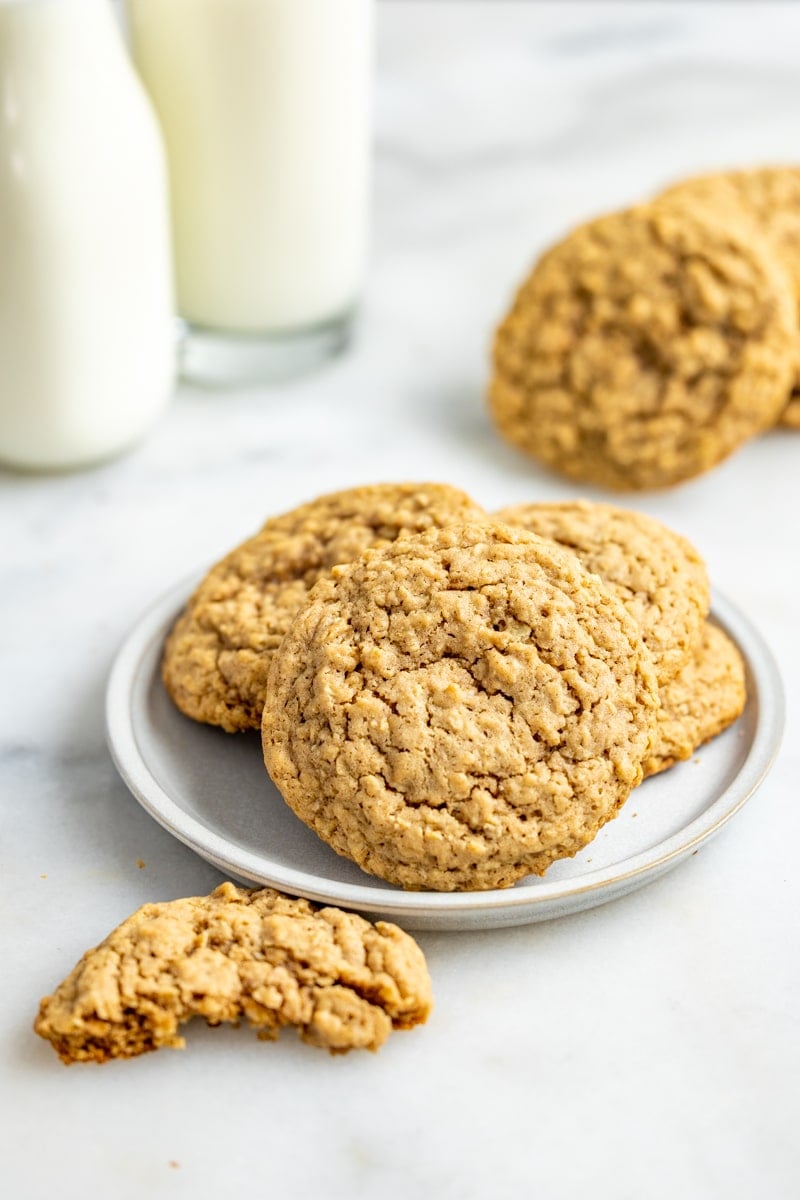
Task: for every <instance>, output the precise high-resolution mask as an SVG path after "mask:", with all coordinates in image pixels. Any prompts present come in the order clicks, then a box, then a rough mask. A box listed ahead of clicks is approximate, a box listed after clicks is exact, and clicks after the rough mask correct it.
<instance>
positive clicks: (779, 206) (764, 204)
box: [661, 167, 800, 302]
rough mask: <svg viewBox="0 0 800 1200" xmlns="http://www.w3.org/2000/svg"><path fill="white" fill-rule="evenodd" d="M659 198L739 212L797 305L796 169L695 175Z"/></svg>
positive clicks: (799, 177) (799, 175)
mask: <svg viewBox="0 0 800 1200" xmlns="http://www.w3.org/2000/svg"><path fill="white" fill-rule="evenodd" d="M661 198H662V199H663V198H667V199H674V198H678V199H680V200H686V201H688V202H690V203H695V202H699V203H701V204H704V205H707V206H711V207H712V208H715V209H719V208H721V207H727V208H736V207H738V208H739V209H741V210H742V211H743V212H745V213H746V214H747V215H748V216H749V217H750V218H751V220H753V221H755V222H756V224H757V225H758V227H759V229H760V230H761V232H762V233H763V234H764V236H765V237H766V238H767V240H768V241H769V242H770V243H771V245H772V247H773V249H774V251H775V253H776V255H777V257H778V259H779V261H780V262H781V265H782V266H783V267H784V269H785V270H786V272H787V274H788V276H789V278H790V280H791V283H792V286H793V288H794V292H795V296H796V297H797V299H798V302H800V168H798V167H755V168H752V169H750V170H744V171H718V172H716V173H714V174H709V175H697V176H694V177H693V178H691V179H683V180H681V181H680V182H679V183H674V184H672V185H671V186H670V187H668V188H667V189H666V190H665V191H664V192H662V193H661Z"/></svg>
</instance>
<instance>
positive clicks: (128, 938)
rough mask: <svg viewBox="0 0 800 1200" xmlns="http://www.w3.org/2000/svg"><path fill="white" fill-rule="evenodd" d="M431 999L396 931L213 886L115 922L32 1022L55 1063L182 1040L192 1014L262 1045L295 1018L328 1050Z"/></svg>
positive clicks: (415, 955)
mask: <svg viewBox="0 0 800 1200" xmlns="http://www.w3.org/2000/svg"><path fill="white" fill-rule="evenodd" d="M430 1008H431V985H430V978H429V976H428V969H427V967H426V965H425V959H424V958H423V955H422V951H421V950H420V948H419V946H418V945H417V944H416V942H415V941H414V940H413V938H411V937H410V936H409V935H408V934H407V933H404V932H403V931H402V930H401V929H398V928H397V926H395V925H389V924H387V923H386V922H384V921H378V922H377V923H376V924H375V925H371V924H370V923H369V922H368V921H365V920H363V919H362V918H361V917H358V916H356V915H355V913H345V912H341V911H340V910H339V909H337V908H319V907H317V906H316V905H313V904H310V903H309V902H308V901H307V900H292V899H289V898H288V897H287V896H282V895H281V894H280V893H279V892H275V891H272V890H271V889H270V888H263V889H261V890H259V891H249V890H247V889H245V888H237V887H234V885H233V884H232V883H223V884H221V885H220V887H218V888H217V889H216V890H215V891H213V892H212V893H211V895H210V896H195V897H193V898H191V899H187V900H172V901H169V902H167V903H163V904H146V905H145V906H144V907H143V908H140V909H139V910H138V912H135V913H134V914H133V916H131V917H128V919H127V921H123V923H122V924H121V925H120V926H118V928H117V929H115V930H114V932H113V933H111V934H109V936H108V937H107V938H106V940H105V941H104V942H101V943H100V945H99V946H95V948H94V949H93V950H89V951H87V953H86V954H84V956H83V958H82V959H81V961H80V962H79V963H78V964H77V966H76V967H75V968H74V970H73V971H72V973H71V974H70V975H68V976H67V978H66V979H65V980H64V982H63V983H62V984H61V985H60V986H59V987H58V989H57V990H56V992H55V993H54V994H53V995H52V996H46V997H45V999H44V1000H42V1003H41V1006H40V1008H39V1015H38V1017H37V1018H36V1021H35V1024H34V1029H35V1030H36V1032H37V1033H38V1034H39V1035H40V1036H41V1037H43V1038H46V1039H47V1040H48V1041H50V1042H52V1044H53V1048H54V1049H55V1050H56V1051H57V1053H58V1055H59V1056H60V1058H61V1059H62V1060H63V1061H64V1062H65V1063H68V1064H69V1063H73V1062H106V1061H108V1059H110V1058H133V1057H135V1056H136V1055H137V1054H144V1053H145V1052H146V1051H148V1050H158V1049H159V1047H161V1046H172V1047H182V1046H183V1045H184V1039H183V1038H182V1037H181V1036H180V1035H179V1032H178V1029H179V1026H181V1025H182V1024H184V1023H185V1022H186V1021H189V1020H191V1018H192V1017H204V1018H205V1019H206V1021H207V1022H208V1023H209V1025H220V1024H221V1023H222V1022H224V1021H234V1022H237V1021H239V1020H240V1018H245V1019H246V1020H247V1021H248V1022H249V1023H250V1025H252V1026H253V1027H254V1028H255V1029H256V1030H257V1031H258V1036H259V1037H260V1038H262V1039H265V1040H268V1041H272V1040H274V1039H275V1038H276V1037H277V1036H278V1034H279V1033H280V1030H281V1028H282V1027H283V1026H285V1025H294V1026H296V1027H297V1029H298V1031H299V1033H300V1037H301V1038H302V1039H303V1041H305V1042H310V1043H312V1044H313V1045H315V1046H321V1047H323V1048H325V1049H327V1050H330V1051H331V1052H332V1053H337V1054H338V1053H343V1052H344V1051H346V1050H353V1049H357V1048H363V1049H367V1050H377V1049H378V1047H379V1046H380V1045H381V1044H382V1043H383V1042H384V1041H385V1040H386V1038H387V1036H388V1034H389V1032H390V1031H391V1029H392V1028H393V1027H394V1028H395V1029H410V1028H411V1027H412V1026H414V1025H418V1024H420V1023H422V1022H424V1021H425V1020H426V1018H427V1016H428V1013H429V1012H430Z"/></svg>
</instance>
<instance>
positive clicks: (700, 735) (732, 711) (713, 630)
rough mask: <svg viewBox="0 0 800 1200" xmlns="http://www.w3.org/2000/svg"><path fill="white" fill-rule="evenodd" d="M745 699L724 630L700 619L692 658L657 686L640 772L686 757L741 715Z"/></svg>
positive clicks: (737, 660) (738, 662)
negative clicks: (651, 731) (653, 720)
mask: <svg viewBox="0 0 800 1200" xmlns="http://www.w3.org/2000/svg"><path fill="white" fill-rule="evenodd" d="M746 698H747V697H746V693H745V677H744V662H743V661H742V656H741V654H740V653H739V651H738V650H737V648H736V646H735V645H734V644H733V642H732V641H731V639H730V638H729V637H728V636H727V634H725V633H723V632H722V630H721V629H719V628H718V627H717V626H716V625H712V624H711V622H710V621H706V623H705V625H704V627H703V634H702V637H701V639H700V641H699V643H698V645H697V648H696V650H695V653H694V656H693V657H692V658H691V659H690V661H689V662H688V663H687V664H686V666H685V667H684V668H683V670H682V671H681V672H680V673H679V674H678V675H676V676H675V678H674V679H672V680H670V682H669V683H667V684H665V686H664V687H663V688H662V689H661V707H660V709H659V711H658V717H657V721H656V729H655V733H654V736H653V744H652V746H651V748H650V752H649V754H648V755H647V757H646V758H645V762H644V773H645V776H648V775H656V774H658V772H659V771H666V769H667V767H671V766H673V764H674V763H676V762H681V761H683V760H684V759H687V758H690V757H691V755H692V754H693V753H694V752H695V750H696V749H697V748H698V746H702V745H703V743H704V742H708V741H710V740H711V738H714V737H716V736H717V734H718V733H722V731H723V730H724V729H727V728H728V726H729V725H732V724H733V722H734V721H735V720H736V719H737V717H739V716H741V714H742V711H743V709H744V705H745V700H746Z"/></svg>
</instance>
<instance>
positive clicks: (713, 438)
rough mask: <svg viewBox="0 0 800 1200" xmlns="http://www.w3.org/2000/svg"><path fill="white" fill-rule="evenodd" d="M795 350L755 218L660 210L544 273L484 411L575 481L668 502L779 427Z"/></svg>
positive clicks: (588, 234) (508, 336)
mask: <svg viewBox="0 0 800 1200" xmlns="http://www.w3.org/2000/svg"><path fill="white" fill-rule="evenodd" d="M796 344H797V322H796V309H795V300H794V293H793V289H792V285H791V282H790V279H789V276H788V275H787V274H786V272H785V271H784V270H783V269H782V267H781V265H780V264H779V262H778V260H777V258H776V256H775V254H774V251H773V249H772V247H771V244H770V243H769V242H768V241H767V240H766V239H765V238H764V237H763V235H762V234H761V232H760V230H759V229H758V227H757V226H756V225H755V224H754V223H753V222H751V221H749V220H748V219H747V216H746V214H744V213H743V212H739V211H736V210H731V211H728V210H727V209H722V208H720V209H712V208H710V207H706V206H704V205H703V204H701V203H699V202H698V203H690V202H688V201H686V202H682V201H681V200H679V199H667V200H660V201H656V202H654V203H652V204H647V205H641V206H639V207H638V208H633V209H628V210H627V211H625V212H620V213H614V214H612V215H610V216H606V217H601V218H600V219H598V220H595V221H592V222H590V223H589V224H587V225H584V226H583V227H581V228H580V229H577V230H575V231H574V232H573V233H571V234H570V235H569V236H568V237H567V238H565V239H564V241H562V242H561V243H560V244H559V245H557V246H555V247H554V248H553V249H551V250H550V251H549V252H547V253H546V254H545V255H544V256H543V257H542V259H541V260H540V261H539V263H538V264H537V265H536V267H535V268H534V270H533V271H532V272H531V274H530V275H529V277H528V279H527V280H526V281H525V282H524V283H523V285H522V287H521V288H520V289H519V292H518V293H517V296H516V299H515V300H514V303H513V306H512V308H511V311H510V312H509V314H508V315H507V316H506V318H505V320H504V321H503V322H502V323H501V325H500V327H499V329H498V331H497V335H496V338H495V345H494V375H493V379H492V383H491V388H490V396H489V405H490V409H491V413H492V416H493V418H494V421H495V423H496V425H497V427H498V429H499V430H500V432H501V433H502V434H503V435H504V436H505V437H506V438H507V439H508V440H509V441H510V442H512V443H513V444H514V445H516V446H518V447H519V448H521V449H522V450H524V451H526V452H527V453H528V454H530V455H532V456H533V457H534V458H538V459H540V460H542V461H543V462H544V463H546V464H548V465H549V466H551V467H553V468H555V469H556V470H558V471H561V472H563V473H564V474H565V475H568V476H570V477H571V478H573V479H579V480H585V481H591V482H594V483H598V484H601V485H603V486H605V487H610V488H615V489H621V490H632V489H641V488H657V487H665V486H669V485H671V484H675V483H679V482H681V481H682V480H686V479H689V478H691V477H692V476H694V475H698V474H700V473H701V472H703V471H707V470H708V469H709V468H711V467H713V466H715V465H716V464H717V463H719V462H721V461H722V460H723V459H724V458H726V457H727V456H728V455H729V454H731V453H732V452H733V451H734V450H735V449H737V447H739V446H740V445H741V444H742V443H743V442H744V441H746V440H747V439H748V438H751V437H753V436H755V435H756V434H758V433H761V432H763V431H764V430H766V429H768V428H769V427H770V426H772V425H774V424H775V422H776V421H777V420H778V418H779V416H780V414H781V412H782V410H783V409H784V407H785V405H786V402H787V399H788V396H789V391H790V388H791V384H792V380H793V377H794V371H795V366H796Z"/></svg>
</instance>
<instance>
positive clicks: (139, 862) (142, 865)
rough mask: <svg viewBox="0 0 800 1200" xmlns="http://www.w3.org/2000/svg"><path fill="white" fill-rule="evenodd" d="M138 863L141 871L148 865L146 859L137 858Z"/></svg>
mask: <svg viewBox="0 0 800 1200" xmlns="http://www.w3.org/2000/svg"><path fill="white" fill-rule="evenodd" d="M136 865H137V867H138V868H139V870H140V871H141V870H143V869H144V868H145V867H146V866H147V863H146V862H145V861H144V859H141V858H137V860H136Z"/></svg>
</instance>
